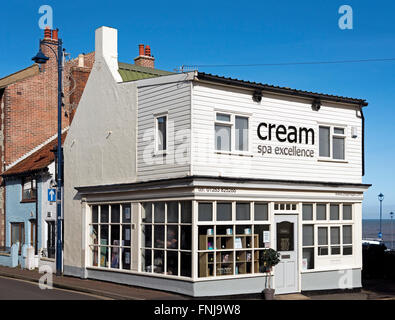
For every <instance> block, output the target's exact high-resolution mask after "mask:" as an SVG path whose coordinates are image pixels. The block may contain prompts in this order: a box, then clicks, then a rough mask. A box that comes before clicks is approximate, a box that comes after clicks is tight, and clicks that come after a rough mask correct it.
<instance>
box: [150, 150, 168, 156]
mask: <svg viewBox="0 0 395 320" xmlns="http://www.w3.org/2000/svg"><path fill="white" fill-rule="evenodd" d="M166 155H167V151H156V152H155V153H154V155H153V156H154V157H166Z"/></svg>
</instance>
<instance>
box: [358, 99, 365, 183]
mask: <svg viewBox="0 0 395 320" xmlns="http://www.w3.org/2000/svg"><path fill="white" fill-rule="evenodd" d="M362 109H363V106H362V105H360V106H359V111H360V112H361V115H360V116H358V118H360V119H361V120H362V176H364V175H365V116H364V115H363V110H362Z"/></svg>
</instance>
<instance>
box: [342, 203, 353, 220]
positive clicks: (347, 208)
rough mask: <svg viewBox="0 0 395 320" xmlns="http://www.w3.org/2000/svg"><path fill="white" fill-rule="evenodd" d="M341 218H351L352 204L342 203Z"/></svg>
mask: <svg viewBox="0 0 395 320" xmlns="http://www.w3.org/2000/svg"><path fill="white" fill-rule="evenodd" d="M343 220H352V206H351V205H345V204H344V205H343Z"/></svg>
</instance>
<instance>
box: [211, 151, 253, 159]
mask: <svg viewBox="0 0 395 320" xmlns="http://www.w3.org/2000/svg"><path fill="white" fill-rule="evenodd" d="M214 153H216V154H223V155H228V156H240V157H251V158H252V157H253V156H254V155H253V154H252V153H251V152H237V151H220V150H215V151H214Z"/></svg>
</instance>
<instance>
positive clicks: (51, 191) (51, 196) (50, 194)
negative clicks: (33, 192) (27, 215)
mask: <svg viewBox="0 0 395 320" xmlns="http://www.w3.org/2000/svg"><path fill="white" fill-rule="evenodd" d="M48 201H49V202H55V201H56V189H48Z"/></svg>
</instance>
